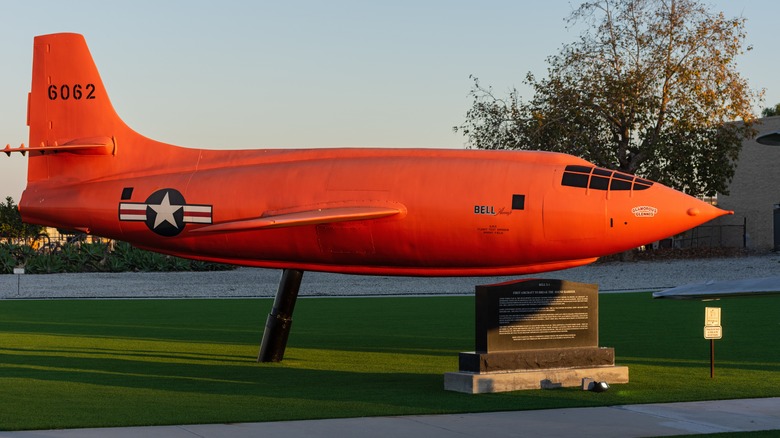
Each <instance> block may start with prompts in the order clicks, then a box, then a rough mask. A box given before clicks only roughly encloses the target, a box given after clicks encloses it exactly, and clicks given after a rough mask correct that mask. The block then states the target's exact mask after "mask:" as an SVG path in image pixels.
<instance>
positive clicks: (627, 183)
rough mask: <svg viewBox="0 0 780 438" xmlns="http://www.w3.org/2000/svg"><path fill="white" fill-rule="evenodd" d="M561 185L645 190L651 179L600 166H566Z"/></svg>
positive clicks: (597, 188)
mask: <svg viewBox="0 0 780 438" xmlns="http://www.w3.org/2000/svg"><path fill="white" fill-rule="evenodd" d="M561 185H564V186H568V187H582V188H589V189H594V190H646V189H648V188H650V186H652V185H653V182H652V181H648V180H646V179H641V178H637V177H635V176H633V175H628V174H626V173H621V172H615V171H612V170H608V169H602V168H600V167H588V166H577V165H571V166H566V170H565V171H564V172H563V178H562V179H561Z"/></svg>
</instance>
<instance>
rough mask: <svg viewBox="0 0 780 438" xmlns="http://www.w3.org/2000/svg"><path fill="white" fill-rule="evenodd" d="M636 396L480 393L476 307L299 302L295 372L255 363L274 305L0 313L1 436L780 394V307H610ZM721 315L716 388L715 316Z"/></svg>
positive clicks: (606, 302)
mask: <svg viewBox="0 0 780 438" xmlns="http://www.w3.org/2000/svg"><path fill="white" fill-rule="evenodd" d="M600 301H601V303H600V304H601V305H600V309H599V313H600V319H601V321H600V326H601V330H600V344H601V345H602V346H610V347H615V351H616V355H617V362H618V364H619V365H628V366H629V368H630V378H631V383H629V384H626V385H613V387H612V388H611V390H610V391H608V392H605V393H602V394H594V393H590V392H586V391H581V390H579V389H574V388H564V389H556V390H538V391H519V392H513V393H501V394H486V395H468V394H460V393H454V392H449V391H444V389H443V374H444V373H445V372H449V371H457V368H458V360H457V354H458V352H460V351H467V350H473V343H474V338H473V337H474V334H473V321H474V316H473V305H474V304H473V303H474V301H473V298H472V297H429V298H317V299H300V300H299V302H298V304H297V307H296V311H295V312H296V313H295V322H294V324H293V327H292V335H291V337H290V341H289V344H288V348H287V353H286V356H285V360H284V362H282V363H280V364H258V363H256V362H255V359H256V356H257V350H258V346H259V343H260V339H261V337H262V328H263V324H264V323H265V318H266V315H267V313H268V311H269V310H270V306H271V301H270V300H263V299H255V300H137V301H136V300H73V301H60V300H58V301H12V300H4V301H0V430H18V429H45V428H71V427H95V426H124V425H152V424H187V423H212V422H220V423H221V422H246V421H272V420H292V419H310V418H331V417H358V416H375V415H403V414H438V413H456V412H478V411H498V410H520V409H541V408H551V407H572V406H598V405H615V404H629V403H648V402H665V401H686V400H703V399H725V398H741V397H770V396H780V372H778V371H780V339H778V338H779V337H780V336H779V335H780V330H778V329H779V328H780V319H778V309H780V300H778V298H777V297H762V298H744V299H730V300H722V301H718V302H715V303H712V302H710V303H702V302H695V301H653V300H652V299H651V298H650V294H647V293H633V294H621V295H601V297H600ZM705 306H719V307H721V308H722V309H723V327H724V338H723V339H722V340H719V341H716V342H715V345H716V370H715V379H710V376H709V341H705V340H704V339H703V335H702V331H703V329H702V327H703V325H704V307H705Z"/></svg>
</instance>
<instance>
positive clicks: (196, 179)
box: [5, 34, 727, 276]
mask: <svg viewBox="0 0 780 438" xmlns="http://www.w3.org/2000/svg"><path fill="white" fill-rule="evenodd" d="M28 118H29V121H28V123H29V125H30V147H28V148H23V147H22V148H16V149H10V148H9V147H7V148H6V150H5V151H6V152H7V153H9V154H10V153H11V152H28V153H29V154H30V158H29V170H28V185H27V188H26V190H25V192H24V194H23V196H22V199H21V201H20V210H21V213H22V216H23V218H24V219H25V220H26V221H28V222H32V223H37V224H42V225H48V226H54V227H59V228H68V229H79V230H84V231H88V232H90V233H93V234H97V235H100V236H105V237H110V238H114V239H121V240H124V241H128V242H130V243H133V244H135V245H137V246H140V247H143V248H147V249H152V250H155V251H160V252H164V253H168V254H174V255H179V256H184V257H190V258H195V259H201V260H211V261H219V262H230V263H236V264H241V265H247V266H259V267H271V268H292V269H300V270H319V271H330V272H343V273H355V274H377V275H421V276H458V275H509V274H526V273H535V272H542V271H549V270H556V269H563V268H567V267H572V266H577V265H581V264H585V263H589V262H592V261H594V260H595V259H596V258H598V257H600V256H604V255H607V254H612V253H615V252H620V251H624V250H627V249H630V248H634V247H636V246H639V245H642V244H646V243H649V242H652V241H655V240H659V239H662V238H665V237H667V236H671V235H674V234H677V233H680V232H682V231H684V230H687V229H689V228H692V227H694V226H696V225H699V224H701V223H703V222H706V221H708V220H710V219H712V218H715V217H717V216H720V215H723V214H726V213H727V212H725V211H722V210H719V209H717V208H715V207H713V206H711V205H709V204H706V203H704V202H702V201H700V200H697V199H695V198H692V197H690V196H687V195H685V194H683V193H680V192H678V191H675V190H672V189H670V188H668V187H665V186H663V185H661V184H658V183H653V182H650V181H646V180H642V179H639V178H636V177H634V176H631V175H626V174H623V173H619V172H613V171H609V170H606V169H600V168H596V167H594V166H593V165H592V164H590V163H588V162H587V161H584V160H582V159H579V158H576V157H573V156H570V155H565V154H556V153H548V152H527V151H525V152H524V151H477V150H437V149H357V148H344V149H309V150H233V151H224V150H222V151H218V150H199V149H187V148H181V147H177V146H172V145H167V144H163V143H160V142H156V141H154V140H151V139H148V138H145V137H143V136H141V135H139V134H137V133H136V132H134V131H133V130H132V129H130V128H129V127H128V126H127V125H125V124H124V122H122V120H121V119H120V118H119V117H118V116H117V115H116V113H115V111H114V109H113V107H112V106H111V103H110V101H109V99H108V94H107V93H106V90H105V88H104V86H103V83H102V81H101V79H100V76H99V74H98V72H97V68H96V67H95V66H94V62H93V61H92V57H91V55H90V53H89V50H88V49H87V46H86V43H85V42H84V39H83V37H81V36H80V35H75V34H55V35H45V36H41V37H37V38H36V39H35V48H34V58H33V82H32V91H31V93H30V98H29V108H28Z"/></svg>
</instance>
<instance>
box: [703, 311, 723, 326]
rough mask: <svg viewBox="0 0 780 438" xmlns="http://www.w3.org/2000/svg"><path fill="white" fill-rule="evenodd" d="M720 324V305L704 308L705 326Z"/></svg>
mask: <svg viewBox="0 0 780 438" xmlns="http://www.w3.org/2000/svg"><path fill="white" fill-rule="evenodd" d="M719 325H720V307H705V308H704V326H705V327H714V326H719Z"/></svg>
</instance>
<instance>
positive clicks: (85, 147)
mask: <svg viewBox="0 0 780 438" xmlns="http://www.w3.org/2000/svg"><path fill="white" fill-rule="evenodd" d="M28 151H39V152H41V153H44V154H45V153H47V152H73V153H77V154H82V155H116V141H114V139H113V138H109V137H92V138H80V139H76V140H72V141H69V142H67V143H65V144H61V145H59V144H56V143H55V144H54V145H52V146H45V145H40V146H35V147H27V146H25V145H24V144H22V145H21V146H19V147H18V148H12V147H11V145H9V144H7V145H5V148H4V149H3V152H5V154H6V155H8V156H9V157H10V156H11V153H12V152H19V153H21V154H22V155H25V154H26V153H27V152H28Z"/></svg>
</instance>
